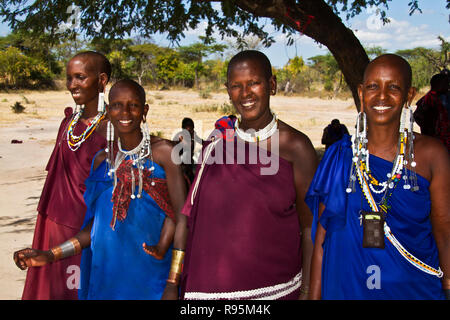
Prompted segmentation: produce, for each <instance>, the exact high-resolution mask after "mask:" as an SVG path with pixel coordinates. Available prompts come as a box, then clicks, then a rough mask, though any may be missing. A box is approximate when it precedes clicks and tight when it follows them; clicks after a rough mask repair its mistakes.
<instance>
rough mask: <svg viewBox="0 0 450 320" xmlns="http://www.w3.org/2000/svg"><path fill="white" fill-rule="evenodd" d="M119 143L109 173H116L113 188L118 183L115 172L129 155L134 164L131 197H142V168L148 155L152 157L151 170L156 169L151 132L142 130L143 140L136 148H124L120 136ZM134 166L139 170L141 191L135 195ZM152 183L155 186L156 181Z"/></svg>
mask: <svg viewBox="0 0 450 320" xmlns="http://www.w3.org/2000/svg"><path fill="white" fill-rule="evenodd" d="M117 144H118V148H119V151H118V152H117V155H116V158H115V161H114V164H113V168H111V169H109V172H108V175H109V176H111V175H114V188H113V192H114V189H115V187H116V185H117V175H116V174H115V172H116V171H117V168H119V166H120V164H121V163H122V161H123V160H124V159H125V158H126V157H129V158H130V159H131V160H132V166H131V179H132V182H131V190H132V191H131V196H130V197H131V199H135V198H138V199H139V198H141V197H142V186H143V181H142V170H144V164H145V161H146V158H147V157H150V159H151V163H152V165H151V167H150V171H151V172H153V171H154V170H155V167H154V166H153V157H152V149H151V141H150V133H149V132H148V130H145V129H144V130H142V140H141V142H140V143H139V145H138V146H137V147H136V148H134V149H133V150H130V151H127V150H124V149H122V145H121V143H120V138H118V141H117ZM133 167H136V168H137V169H138V171H139V177H138V179H139V191H138V194H137V195H135V176H134V170H133ZM151 185H152V186H154V185H155V182H154V181H153V180H152V181H151Z"/></svg>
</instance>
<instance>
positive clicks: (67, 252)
mask: <svg viewBox="0 0 450 320" xmlns="http://www.w3.org/2000/svg"><path fill="white" fill-rule="evenodd" d="M81 249H82V248H81V244H80V241H78V239H77V238H75V237H74V238H70V239H69V240H67V241H66V242H64V243H62V244H60V245H59V246H56V247H53V248H52V249H50V250H51V252H52V253H53V257H54V258H53V261H58V260H61V259H64V258H67V257H71V256H74V255H77V254H79V253H80V252H81Z"/></svg>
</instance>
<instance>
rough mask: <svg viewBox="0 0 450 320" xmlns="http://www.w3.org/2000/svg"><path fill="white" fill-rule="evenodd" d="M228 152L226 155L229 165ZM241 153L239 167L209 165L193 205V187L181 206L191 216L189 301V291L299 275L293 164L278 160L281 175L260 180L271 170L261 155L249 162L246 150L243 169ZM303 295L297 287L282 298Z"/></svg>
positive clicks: (252, 285)
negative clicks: (263, 168)
mask: <svg viewBox="0 0 450 320" xmlns="http://www.w3.org/2000/svg"><path fill="white" fill-rule="evenodd" d="M222 141H223V140H222ZM219 143H220V142H219ZM228 145H229V144H228ZM246 145H247V148H248V147H249V145H248V144H246ZM225 149H227V148H225ZM228 152H229V150H226V151H225V152H224V159H223V160H224V163H225V157H226V154H227V153H228ZM215 153H216V151H215V150H214V151H213V152H212V153H211V156H212V157H215V156H216V155H215ZM236 154H237V152H236V145H235V150H234V160H235V161H234V164H212V165H208V164H207V165H206V166H205V169H204V171H203V175H202V177H201V180H200V184H199V187H198V191H197V194H196V197H195V200H194V203H193V206H191V194H192V191H193V188H191V190H190V192H189V194H188V197H187V201H186V203H185V205H184V207H183V209H182V213H183V214H185V215H187V216H188V217H189V219H188V227H189V235H188V241H187V247H186V256H185V260H184V270H183V274H182V278H181V282H180V285H181V297H182V298H183V299H184V298H185V297H184V294H185V293H186V292H206V293H218V292H235V291H247V290H253V289H257V288H263V287H269V286H274V285H277V284H281V283H286V282H289V281H290V280H291V279H293V278H294V277H295V276H296V275H297V274H298V273H299V272H300V270H301V261H302V259H301V238H300V225H299V217H298V214H297V211H296V209H295V202H296V191H295V184H294V176H293V168H292V165H291V164H290V162H288V161H286V160H284V159H282V158H279V157H277V158H278V160H279V170H278V172H277V173H276V174H275V175H261V173H260V169H261V168H262V167H265V166H269V165H262V164H261V163H260V161H259V157H258V163H257V164H249V152H248V149H247V151H246V152H245V163H246V164H237V163H236ZM216 159H217V158H216ZM198 171H199V170H197V172H198ZM197 178H198V176H197V177H196V179H197ZM194 185H195V180H194V183H193V186H194ZM299 294H300V293H299V289H297V290H295V291H294V292H292V293H291V294H289V295H287V296H284V297H281V299H298V297H299Z"/></svg>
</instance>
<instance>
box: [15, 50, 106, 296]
mask: <svg viewBox="0 0 450 320" xmlns="http://www.w3.org/2000/svg"><path fill="white" fill-rule="evenodd" d="M66 75H67V83H66V85H67V89H68V90H69V91H70V92H71V94H72V97H73V99H74V101H75V103H76V104H77V105H84V109H83V112H82V113H81V117H79V118H78V121H74V119H77V116H76V113H74V112H73V110H72V108H66V109H65V110H64V114H65V118H64V119H63V120H62V122H61V125H60V127H59V131H58V135H57V137H56V144H55V148H54V150H53V152H52V154H51V156H50V160H49V162H48V164H47V167H46V170H47V171H48V174H47V179H46V181H45V185H44V188H43V190H42V194H41V198H40V201H39V205H38V208H37V211H38V216H37V220H36V227H35V231H34V237H33V244H32V247H33V248H35V249H41V250H48V249H50V248H52V247H54V246H55V245H58V244H60V243H62V242H64V241H65V240H67V239H69V238H71V237H73V236H75V235H76V234H77V233H78V232H79V231H80V228H81V226H82V224H83V219H84V215H85V213H86V205H85V203H84V199H83V193H84V191H85V190H86V186H85V184H84V181H85V180H86V178H87V177H88V175H89V170H90V167H91V163H92V159H93V157H94V155H95V154H96V153H97V152H98V151H99V150H100V149H103V148H105V147H106V139H105V136H106V121H104V117H103V118H102V116H101V114H100V113H101V112H100V111H98V100H99V93H102V92H104V90H105V87H106V84H107V83H108V80H109V77H110V75H111V65H110V63H109V61H108V60H107V59H106V58H105V57H104V56H103V55H101V54H99V53H97V52H93V51H87V52H81V53H79V54H77V55H76V56H75V57H73V58H72V59H71V60H70V61H69V62H68V64H67V71H66ZM75 122H76V123H75ZM71 129H72V132H71V133H72V135H70V136H69V135H68V130H69V131H70V130H71ZM85 131H86V133H87V134H86V135H85V136H84V139H82V137H83V133H85ZM68 136H69V138H70V139H69V140H72V138H74V140H73V141H68ZM79 137H80V138H79ZM69 142H70V143H69ZM80 257H81V256H80V255H78V256H74V257H71V258H68V259H63V260H60V261H57V262H55V263H52V264H49V265H46V266H43V267H37V268H29V269H28V272H27V277H26V280H25V286H24V291H23V295H22V299H24V300H50V299H51V300H53V299H57V300H63V299H64V300H66V299H78V290H77V289H78V286H79V280H80V268H79V265H80Z"/></svg>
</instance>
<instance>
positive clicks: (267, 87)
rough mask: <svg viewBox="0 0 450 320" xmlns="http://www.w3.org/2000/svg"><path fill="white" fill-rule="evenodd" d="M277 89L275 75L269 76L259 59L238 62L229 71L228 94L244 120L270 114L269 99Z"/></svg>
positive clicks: (251, 119)
mask: <svg viewBox="0 0 450 320" xmlns="http://www.w3.org/2000/svg"><path fill="white" fill-rule="evenodd" d="M275 89H276V79H275V77H274V76H271V77H269V78H268V77H267V75H266V74H265V73H264V71H263V68H262V66H261V62H259V61H258V60H255V59H253V60H250V59H247V60H242V61H239V62H236V63H235V64H234V65H233V66H232V67H231V69H230V70H229V72H228V81H227V91H228V95H229V97H230V99H231V101H232V103H233V105H234V107H235V108H236V110H237V112H238V113H239V114H240V115H241V117H242V120H243V121H253V120H257V119H259V118H260V117H261V116H263V115H266V114H267V113H269V114H270V109H269V100H270V95H274V94H275Z"/></svg>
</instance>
